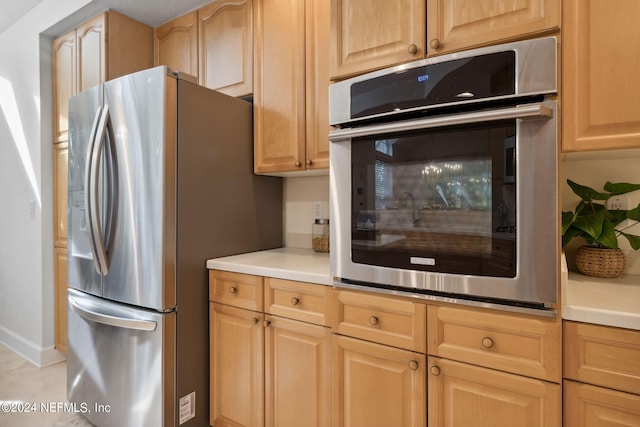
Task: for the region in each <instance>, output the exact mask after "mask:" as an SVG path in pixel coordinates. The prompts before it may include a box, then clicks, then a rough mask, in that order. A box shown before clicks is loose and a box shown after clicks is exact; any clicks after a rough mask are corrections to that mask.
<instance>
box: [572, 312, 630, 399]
mask: <svg viewBox="0 0 640 427" xmlns="http://www.w3.org/2000/svg"><path fill="white" fill-rule="evenodd" d="M564 372H565V377H566V378H569V379H572V380H576V381H581V382H586V383H591V384H596V385H600V386H604V387H609V388H613V389H616V390H622V391H627V392H630V393H635V394H640V331H634V330H630V329H621V328H614V327H609V326H600V325H592V324H588V323H580V322H570V321H564Z"/></svg>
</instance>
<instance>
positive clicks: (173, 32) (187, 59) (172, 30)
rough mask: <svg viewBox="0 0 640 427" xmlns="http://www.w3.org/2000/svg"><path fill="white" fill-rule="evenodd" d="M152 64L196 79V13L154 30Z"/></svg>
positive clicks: (183, 16)
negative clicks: (166, 67)
mask: <svg viewBox="0 0 640 427" xmlns="http://www.w3.org/2000/svg"><path fill="white" fill-rule="evenodd" d="M154 64H155V65H156V66H157V65H166V66H168V67H169V68H171V69H172V70H174V71H182V72H183V73H187V74H190V75H192V76H194V77H198V12H196V11H194V12H191V13H187V14H186V15H182V16H180V17H178V18H176V19H174V20H172V21H169V22H167V23H165V24H162V25H160V26H159V27H156V28H155V30H154Z"/></svg>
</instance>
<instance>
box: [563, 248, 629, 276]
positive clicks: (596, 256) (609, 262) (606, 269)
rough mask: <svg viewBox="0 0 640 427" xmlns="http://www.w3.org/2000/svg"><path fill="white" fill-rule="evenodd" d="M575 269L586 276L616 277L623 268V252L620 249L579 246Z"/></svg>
mask: <svg viewBox="0 0 640 427" xmlns="http://www.w3.org/2000/svg"><path fill="white" fill-rule="evenodd" d="M575 261H576V267H577V268H578V271H579V272H580V273H582V274H585V275H587V276H595V277H618V276H619V275H620V273H622V270H624V266H625V256H624V252H622V251H621V250H620V249H608V248H594V247H591V246H581V247H580V248H578V251H577V252H576V258H575Z"/></svg>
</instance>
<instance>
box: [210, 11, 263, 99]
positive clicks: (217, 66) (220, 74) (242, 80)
mask: <svg viewBox="0 0 640 427" xmlns="http://www.w3.org/2000/svg"><path fill="white" fill-rule="evenodd" d="M198 42H199V45H198V50H199V56H200V58H199V64H200V74H199V82H200V84H201V85H203V86H206V87H208V88H210V89H215V90H218V91H220V92H222V93H226V94H227V95H231V96H245V95H250V94H251V93H253V1H252V0H235V1H223V0H217V1H214V2H212V3H209V4H208V5H206V6H204V7H202V8H200V9H199V10H198Z"/></svg>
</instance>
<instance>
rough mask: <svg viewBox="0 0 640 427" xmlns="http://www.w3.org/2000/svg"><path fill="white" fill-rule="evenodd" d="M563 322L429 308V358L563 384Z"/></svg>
mask: <svg viewBox="0 0 640 427" xmlns="http://www.w3.org/2000/svg"><path fill="white" fill-rule="evenodd" d="M560 324H561V323H560V320H558V319H546V318H537V317H533V316H524V315H516V314H511V313H508V314H507V313H494V312H489V311H485V310H478V309H471V308H453V307H448V306H429V308H428V325H429V330H428V337H429V340H428V353H429V354H432V355H434V356H440V357H444V358H447V359H454V360H459V361H461V362H468V363H472V364H474V365H480V366H485V367H488V368H494V369H498V370H501V371H506V372H512V373H514V374H519V375H526V376H529V377H534V378H540V379H544V380H548V381H554V382H557V383H559V382H560V380H561V375H562V372H561V366H562V362H561V348H562V343H561V339H562V338H561V330H560Z"/></svg>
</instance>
